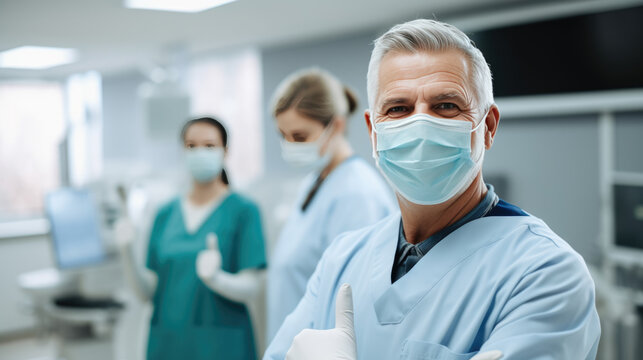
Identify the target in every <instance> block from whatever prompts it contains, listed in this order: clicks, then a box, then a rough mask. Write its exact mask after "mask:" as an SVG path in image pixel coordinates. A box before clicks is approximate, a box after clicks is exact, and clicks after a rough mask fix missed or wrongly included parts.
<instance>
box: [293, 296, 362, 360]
mask: <svg viewBox="0 0 643 360" xmlns="http://www.w3.org/2000/svg"><path fill="white" fill-rule="evenodd" d="M339 359H341V360H356V359H357V346H356V345H355V330H354V327H353V295H352V291H351V286H350V285H348V284H343V285H342V286H341V287H340V288H339V292H338V293H337V300H336V301H335V328H334V329H330V330H312V329H305V330H303V331H302V332H300V333H299V334H298V335H297V336H295V338H294V339H293V342H292V345H291V346H290V349H289V350H288V353H287V354H286V360H339Z"/></svg>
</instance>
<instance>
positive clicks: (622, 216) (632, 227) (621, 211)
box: [614, 185, 643, 249]
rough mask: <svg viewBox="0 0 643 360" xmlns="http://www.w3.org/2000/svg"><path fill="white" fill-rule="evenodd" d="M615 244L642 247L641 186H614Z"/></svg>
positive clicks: (642, 194)
mask: <svg viewBox="0 0 643 360" xmlns="http://www.w3.org/2000/svg"><path fill="white" fill-rule="evenodd" d="M614 224H615V225H616V245H618V246H625V247H631V248H638V249H643V186H632V185H615V186H614Z"/></svg>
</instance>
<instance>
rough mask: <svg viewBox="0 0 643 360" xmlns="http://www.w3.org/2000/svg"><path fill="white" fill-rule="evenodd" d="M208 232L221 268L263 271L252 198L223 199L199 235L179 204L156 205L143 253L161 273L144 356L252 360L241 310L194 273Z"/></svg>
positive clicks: (247, 318) (246, 323) (248, 332)
mask: <svg viewBox="0 0 643 360" xmlns="http://www.w3.org/2000/svg"><path fill="white" fill-rule="evenodd" d="M211 232H214V233H215V234H216V235H217V237H218V240H219V241H218V243H219V250H220V251H221V257H222V269H223V270H224V271H227V272H230V273H237V272H239V271H241V270H243V269H248V268H264V267H265V266H266V258H265V251H264V237H263V232H262V228H261V219H260V216H259V210H258V208H257V206H256V205H255V204H254V203H253V202H252V201H250V200H249V199H247V198H244V197H243V196H241V195H239V194H237V193H230V194H228V195H227V197H226V198H225V199H223V200H222V202H221V203H220V204H219V206H218V207H217V208H215V209H214V210H213V212H212V213H211V214H210V215H209V217H208V218H207V219H206V220H205V221H204V223H203V224H202V225H201V227H200V228H199V229H198V230H197V231H196V233H189V232H188V231H187V230H186V228H185V221H184V219H183V213H182V210H181V201H180V199H175V200H174V201H172V202H170V203H169V204H167V205H165V206H164V207H163V208H161V209H160V210H159V212H158V214H157V216H156V219H155V221H154V225H153V228H152V232H151V236H150V243H149V248H148V254H147V267H148V268H150V269H151V270H152V271H154V272H155V273H156V274H157V275H158V285H157V288H156V292H155V294H154V298H153V305H154V312H153V315H152V321H151V325H150V334H149V340H148V348H147V359H150V360H152V359H154V360H156V359H194V360H197V359H209V360H213V359H244V360H245V359H248V360H250V359H252V360H254V359H256V357H257V356H256V350H255V346H254V344H255V342H254V337H253V333H252V326H251V322H250V316H249V313H248V310H247V308H246V307H245V305H244V304H241V303H238V302H234V301H230V300H228V299H226V298H224V297H222V296H220V295H218V294H217V293H215V292H213V291H212V290H210V289H209V288H207V287H206V286H205V285H204V284H203V283H202V282H201V280H200V279H199V278H198V276H197V274H196V257H197V255H198V253H199V252H200V251H201V250H204V249H205V248H206V236H207V235H208V234H209V233H211Z"/></svg>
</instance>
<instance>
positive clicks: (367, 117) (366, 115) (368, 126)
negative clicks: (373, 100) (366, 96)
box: [364, 109, 373, 139]
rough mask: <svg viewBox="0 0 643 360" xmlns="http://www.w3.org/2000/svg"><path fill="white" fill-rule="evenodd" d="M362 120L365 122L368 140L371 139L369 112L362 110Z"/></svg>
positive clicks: (371, 128)
mask: <svg viewBox="0 0 643 360" xmlns="http://www.w3.org/2000/svg"><path fill="white" fill-rule="evenodd" d="M364 120H366V128H367V129H368V138H369V139H370V138H371V132H372V131H373V125H372V124H371V112H370V111H369V110H368V109H366V110H364Z"/></svg>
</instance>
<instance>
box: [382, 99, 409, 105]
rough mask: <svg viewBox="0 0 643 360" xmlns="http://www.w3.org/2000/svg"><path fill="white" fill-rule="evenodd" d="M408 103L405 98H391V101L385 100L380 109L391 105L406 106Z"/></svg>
mask: <svg viewBox="0 0 643 360" xmlns="http://www.w3.org/2000/svg"><path fill="white" fill-rule="evenodd" d="M408 101H409V100H408V99H407V98H403V97H397V98H390V99H386V100H384V101H383V102H382V104H381V105H380V108H385V107H388V106H391V105H399V104H406V103H407V102H408Z"/></svg>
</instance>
